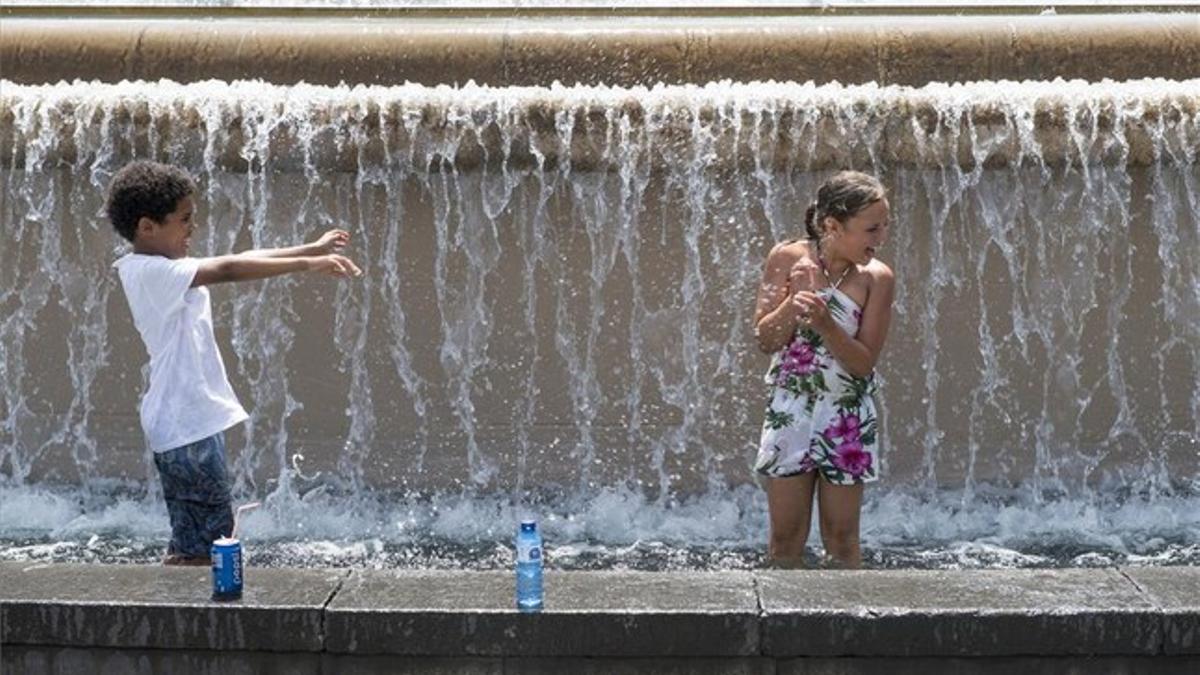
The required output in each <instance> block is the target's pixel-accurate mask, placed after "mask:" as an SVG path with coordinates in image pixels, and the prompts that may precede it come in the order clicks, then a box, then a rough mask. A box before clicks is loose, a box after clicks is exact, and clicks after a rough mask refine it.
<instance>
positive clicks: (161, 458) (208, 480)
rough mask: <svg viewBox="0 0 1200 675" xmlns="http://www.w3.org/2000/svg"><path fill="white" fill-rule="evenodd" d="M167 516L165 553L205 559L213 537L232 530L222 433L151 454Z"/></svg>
mask: <svg viewBox="0 0 1200 675" xmlns="http://www.w3.org/2000/svg"><path fill="white" fill-rule="evenodd" d="M154 465H155V466H157V467H158V475H159V476H161V477H162V484H163V497H164V498H166V501H167V515H169V516H170V518H171V544H170V546H169V547H168V548H167V554H168V555H172V554H174V555H180V556H189V557H206V556H208V555H209V553H210V552H211V549H212V543H213V540H214V539H218V538H220V537H222V536H228V535H229V534H231V533H232V531H233V509H232V508H231V506H230V504H231V503H232V497H231V496H230V494H229V473H228V471H227V470H226V468H225V434H223V433H218V434H215V435H213V436H209V437H208V438H205V439H203V440H199V441H196V442H195V443H190V444H188V445H184V446H181V447H178V448H172V449H171V450H167V451H165V452H156V453H154Z"/></svg>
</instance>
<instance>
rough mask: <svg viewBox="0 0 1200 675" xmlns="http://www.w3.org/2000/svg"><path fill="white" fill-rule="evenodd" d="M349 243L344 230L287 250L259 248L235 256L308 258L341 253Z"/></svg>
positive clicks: (333, 231) (332, 231) (334, 231)
mask: <svg viewBox="0 0 1200 675" xmlns="http://www.w3.org/2000/svg"><path fill="white" fill-rule="evenodd" d="M349 243H350V233H349V232H347V231H345V230H329V231H328V232H326V233H325V234H322V235H321V236H320V238H319V239H317V240H316V241H312V242H309V243H307V244H301V245H299V246H289V247H287V248H260V249H255V250H253V251H242V252H241V253H238V254H237V255H243V256H249V257H253V258H308V257H311V256H318V255H329V254H330V253H341V252H342V249H344V248H346V246H347V245H348V244H349Z"/></svg>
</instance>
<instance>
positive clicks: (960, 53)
mask: <svg viewBox="0 0 1200 675" xmlns="http://www.w3.org/2000/svg"><path fill="white" fill-rule="evenodd" d="M1017 11H1018V12H1019V11H1025V12H1026V13H1027V14H1026V15H1020V14H1013V15H986V14H985V15H979V14H975V15H966V16H951V15H940V16H932V17H931V16H920V15H917V16H913V15H907V16H906V15H899V16H897V15H882V16H875V15H857V16H830V15H819V14H817V15H814V14H808V13H795V14H791V15H789V14H786V13H768V12H757V13H756V12H750V11H741V12H739V11H737V10H728V11H726V12H724V13H718V14H715V15H714V13H705V14H704V15H700V16H690V17H682V16H679V15H678V14H677V13H665V14H666V15H662V16H653V15H650V16H647V13H638V12H629V13H623V12H620V11H618V12H603V13H592V14H587V15H583V16H579V15H572V14H570V13H553V12H544V13H539V12H536V11H530V12H525V13H521V12H517V13H514V14H509V15H506V16H496V15H491V16H488V15H486V14H471V13H455V12H452V11H446V12H424V13H421V12H409V13H403V12H393V13H381V12H363V13H362V15H361V16H352V14H353V12H348V13H342V14H336V13H327V12H326V13H322V12H307V13H305V12H298V13H295V14H293V15H291V16H280V15H278V14H272V13H271V12H269V11H261V10H260V14H262V15H263V16H259V17H256V16H254V14H255V13H254V12H253V11H249V12H247V11H226V12H218V13H217V14H216V16H217V18H216V19H215V20H214V19H212V18H209V17H208V16H203V17H198V16H196V15H195V14H191V13H187V12H180V11H178V10H176V11H174V12H169V11H168V12H137V11H135V10H128V9H126V10H123V11H108V12H105V11H102V10H99V11H98V10H96V9H94V8H93V9H91V10H87V9H75V10H71V11H70V13H69V14H66V13H64V14H65V16H63V15H62V14H59V15H55V13H53V12H49V13H47V12H33V11H30V10H24V11H22V10H21V9H10V10H8V11H7V12H6V14H7V16H5V21H4V24H5V25H4V31H3V40H2V42H0V62H3V63H4V64H5V66H4V70H5V74H4V77H6V78H8V79H12V80H14V81H18V82H27V83H36V82H54V81H57V80H60V79H65V80H72V79H76V78H78V79H83V80H93V79H94V80H100V81H104V82H116V81H119V80H122V79H130V80H134V79H144V80H155V79H159V78H163V77H165V78H170V79H174V80H177V81H184V82H186V81H191V80H195V79H197V78H213V79H218V80H238V79H254V78H261V79H264V80H266V81H268V82H276V83H282V84H290V83H294V82H297V81H299V80H303V81H305V82H310V83H314V84H330V85H333V84H338V83H339V82H347V83H367V84H402V83H404V82H408V81H411V82H419V83H422V84H441V83H450V84H453V83H460V84H463V83H466V82H467V81H468V80H474V81H475V82H476V83H478V84H487V85H492V86H544V85H547V84H549V83H551V82H554V81H561V82H564V83H567V84H572V83H575V82H581V83H584V84H607V85H613V86H631V85H638V84H641V85H652V84H655V83H657V82H664V83H667V84H676V83H685V82H696V83H703V82H709V81H714V80H725V79H729V80H734V81H751V80H779V81H789V80H792V81H797V82H804V81H806V80H813V81H815V82H818V83H820V82H831V81H835V80H836V81H838V82H842V83H861V82H879V83H881V84H906V85H914V86H917V85H922V84H925V83H928V82H964V81H974V80H1003V79H1007V80H1025V79H1037V80H1041V79H1047V80H1049V79H1054V78H1056V77H1062V78H1065V79H1074V78H1081V79H1087V80H1101V79H1104V78H1109V79H1114V80H1124V79H1134V78H1142V77H1163V78H1167V79H1186V78H1190V77H1195V75H1196V73H1197V72H1200V45H1198V40H1197V38H1196V35H1197V33H1198V32H1200V23H1198V22H1200V15H1198V14H1196V13H1195V12H1194V11H1193V12H1186V11H1184V12H1173V13H1161V14H1149V13H1146V14H1138V13H1122V14H1106V15H1089V14H1065V13H1064V14H1062V15H1048V16H1040V15H1036V12H1035V11H1034V10H1032V9H1026V10H1017ZM346 14H351V16H347V15H346Z"/></svg>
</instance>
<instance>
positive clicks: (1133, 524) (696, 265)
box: [0, 80, 1200, 567]
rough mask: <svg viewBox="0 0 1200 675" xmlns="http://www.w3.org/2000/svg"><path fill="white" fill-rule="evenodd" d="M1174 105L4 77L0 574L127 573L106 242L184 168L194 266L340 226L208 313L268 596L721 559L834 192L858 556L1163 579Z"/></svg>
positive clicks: (121, 315)
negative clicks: (540, 564) (849, 332)
mask: <svg viewBox="0 0 1200 675" xmlns="http://www.w3.org/2000/svg"><path fill="white" fill-rule="evenodd" d="M1198 107H1200V81H1198V80H1189V81H1184V82H1167V81H1161V80H1145V81H1135V82H1119V83H1118V82H1103V83H1083V82H1052V83H1039V82H1024V83H1013V82H990V83H988V82H985V83H974V84H967V85H944V84H931V85H928V86H926V87H921V88H908V87H877V86H873V85H864V86H855V87H843V86H839V85H836V84H835V85H823V86H815V85H812V84H790V83H785V84H780V83H749V84H730V83H718V84H711V85H707V86H703V87H696V86H658V87H654V88H650V89H643V88H636V89H620V88H604V87H582V86H578V87H561V86H554V87H548V88H533V87H530V88H518V87H514V88H488V87H476V86H466V87H461V88H452V87H423V86H418V85H405V86H401V87H353V88H351V87H314V86H307V85H297V86H292V87H284V86H274V85H266V84H263V83H261V82H233V83H225V82H201V83H194V84H186V85H181V84H176V83H172V82H166V81H164V82H158V83H145V82H132V83H128V82H127V83H122V84H118V85H101V84H95V83H85V82H76V83H71V84H57V85H45V86H25V85H16V84H13V83H10V82H0V194H2V195H3V202H2V203H0V219H2V220H3V224H4V227H3V228H0V345H3V351H2V353H0V472H2V473H3V475H4V483H3V485H2V486H0V493H2V496H3V503H4V505H5V507H4V509H3V510H2V511H3V514H2V515H0V541H2V542H3V543H4V545H5V549H4V552H3V555H4V556H6V557H10V558H12V557H16V558H23V557H44V556H49V557H72V556H74V557H76V558H77V559H130V560H142V559H147V558H148V557H153V556H154V555H157V554H156V553H153V551H156V550H158V548H159V547H161V541H162V539H163V537H164V536H165V528H166V518H165V513H164V510H163V508H162V507H161V506H160V505H158V503H157V493H156V492H155V490H156V488H155V483H154V482H153V480H151V481H150V482H149V483H147V482H146V479H147V478H148V477H151V476H152V473H151V472H152V469H151V468H150V467H151V463H150V462H149V461H148V458H147V457H146V456H145V453H144V451H143V450H142V446H141V441H140V438H139V437H138V433H137V432H138V428H137V423H136V417H135V414H134V411H135V410H136V403H137V396H138V394H139V392H140V390H141V387H142V382H143V380H144V377H145V374H144V369H143V362H144V352H143V351H142V350H141V347H140V345H139V344H138V342H137V337H136V334H135V333H134V332H133V329H132V325H131V321H130V319H129V316H128V311H127V310H126V309H125V307H124V305H123V297H122V296H121V293H120V291H119V290H117V284H115V283H114V278H113V275H111V273H110V272H109V271H108V265H109V264H110V263H111V260H112V259H113V258H114V257H115V255H116V253H114V244H115V242H116V241H117V238H116V237H115V235H114V234H113V233H112V232H111V231H110V228H108V226H107V225H106V224H105V223H104V222H103V217H102V214H101V206H102V201H103V191H104V188H105V187H106V184H107V181H108V179H109V178H110V177H111V175H112V173H113V172H114V171H115V170H116V169H117V168H119V166H120V165H121V164H123V163H124V162H126V161H128V160H129V159H132V158H135V157H148V158H156V159H159V160H162V161H170V162H173V163H177V164H180V165H183V166H185V167H186V168H188V169H189V170H190V171H191V172H192V173H193V174H194V175H195V176H196V177H197V180H198V184H199V186H200V194H199V195H198V197H199V200H198V201H199V202H200V205H201V208H200V211H201V216H202V219H203V225H202V229H201V230H200V231H199V232H198V233H197V237H196V241H194V246H195V247H196V248H198V249H199V250H200V251H201V252H205V253H221V252H226V251H230V250H235V249H241V248H248V247H256V248H257V247H268V246H276V245H285V244H293V243H296V242H297V241H299V240H303V239H306V238H311V237H312V236H313V235H314V234H315V233H316V232H319V231H320V230H321V229H323V228H327V227H331V226H334V225H344V226H347V227H348V228H349V229H351V230H352V232H353V236H354V249H353V251H352V254H353V255H354V257H355V258H356V259H357V260H358V261H359V262H360V263H361V264H362V266H363V267H364V269H367V270H368V275H367V276H366V277H364V278H363V279H362V280H361V281H360V282H356V283H354V284H340V285H339V284H329V283H324V282H319V281H316V280H310V279H306V278H284V279H277V280H272V281H270V282H267V283H262V284H254V285H240V286H239V288H237V289H218V290H216V291H215V292H214V302H215V307H214V310H215V320H216V323H217V326H218V338H219V340H220V341H221V342H222V345H223V347H226V348H228V347H230V346H231V347H232V349H227V352H226V363H227V366H228V367H229V370H230V375H231V378H232V379H233V381H234V387H235V389H236V390H237V391H238V392H239V394H240V396H241V397H242V399H243V401H244V402H245V403H246V404H247V407H248V408H249V409H251V410H252V420H251V422H249V423H248V424H247V425H246V427H245V428H244V429H241V430H237V431H235V432H234V433H233V435H232V437H231V441H232V442H231V443H230V450H231V459H232V470H233V472H234V476H235V479H236V487H235V493H236V495H237V496H238V498H239V499H241V498H243V497H245V498H248V499H253V498H263V497H266V505H265V507H264V509H263V510H262V511H260V512H255V513H253V514H251V515H249V516H248V519H247V522H246V527H247V537H252V538H254V539H255V540H256V541H257V540H261V541H263V542H266V543H269V546H267V545H264V546H263V547H262V549H260V550H259V551H258V552H256V553H255V555H257V556H259V557H258V558H257V560H258V562H259V563H261V564H290V563H297V564H309V563H315V562H326V563H332V564H403V565H414V566H419V565H431V566H456V565H467V566H492V565H498V564H501V563H502V562H503V561H504V560H505V559H506V558H505V557H504V556H506V555H508V554H507V553H506V551H507V548H506V546H507V541H508V539H509V536H510V534H511V533H510V531H509V530H510V529H511V525H512V524H513V523H515V522H516V520H517V519H518V518H519V516H520V515H521V513H524V512H526V511H533V512H537V513H540V514H542V519H543V521H544V522H546V526H547V537H548V542H549V550H550V551H551V552H552V553H556V555H557V558H556V560H558V561H559V563H560V564H562V565H565V566H580V567H590V566H613V565H616V566H623V565H624V566H635V567H654V566H668V567H670V566H698V567H719V566H739V565H751V564H755V561H757V560H758V558H759V556H760V555H761V548H762V542H763V540H764V537H765V500H764V499H763V498H762V495H761V493H760V492H759V491H758V490H757V488H755V487H753V486H752V485H751V484H750V474H749V472H748V470H747V468H746V465H747V463H748V461H749V458H750V455H751V454H752V449H753V445H754V443H755V441H756V440H757V431H758V429H757V427H758V424H759V423H760V421H761V418H760V415H761V407H762V405H763V402H764V399H763V397H764V392H763V391H762V390H761V389H760V385H759V382H760V378H759V375H760V373H761V372H762V370H763V369H764V368H765V357H763V356H762V355H760V354H758V353H757V352H756V349H755V347H754V346H753V343H752V337H751V333H750V329H749V322H750V311H751V305H752V302H753V296H754V291H755V288H756V285H757V282H758V277H759V274H760V272H761V263H762V259H763V257H764V256H765V253H766V251H767V250H769V248H770V245H771V244H772V243H773V242H775V241H778V240H782V239H786V238H789V237H793V236H796V234H797V233H798V232H799V231H800V226H799V214H802V213H803V210H804V206H805V205H807V203H808V201H809V200H810V199H811V198H812V195H813V194H814V191H815V188H816V185H818V184H819V182H820V180H822V179H823V178H824V176H825V175H827V173H828V172H829V171H830V170H832V169H835V168H841V167H854V168H859V169H864V170H868V171H873V172H876V173H878V174H880V175H881V177H882V178H883V180H884V182H885V183H886V184H887V185H888V186H889V188H890V191H891V203H892V210H893V218H894V221H895V222H894V225H893V228H892V241H891V242H890V243H889V245H888V247H887V248H886V249H885V250H884V251H883V252H882V255H883V257H884V258H885V260H886V261H887V262H888V263H889V264H891V265H892V267H893V268H894V269H895V270H896V276H897V279H898V289H897V296H896V305H895V318H894V320H893V325H892V330H891V335H890V337H889V345H888V348H887V350H886V352H885V354H884V356H883V358H882V360H881V364H880V379H881V381H882V390H883V398H882V408H883V411H884V414H885V419H884V424H883V435H882V437H883V440H884V448H885V456H884V462H885V468H884V483H883V484H882V487H879V488H876V487H872V489H870V490H868V503H867V505H866V507H865V513H864V518H863V527H864V532H863V536H864V544H865V545H866V547H867V549H868V558H869V560H871V561H872V562H873V564H876V565H882V566H888V565H918V566H925V565H928V566H950V565H959V566H973V565H1060V564H1074V565H1090V564H1108V563H1115V562H1132V563H1141V562H1145V563H1154V562H1161V563H1172V562H1188V561H1191V562H1193V563H1194V562H1195V560H1196V556H1197V553H1196V546H1197V542H1196V539H1195V534H1194V533H1195V532H1196V527H1195V525H1196V523H1195V520H1194V519H1192V520H1190V521H1189V520H1188V516H1187V514H1190V513H1196V512H1197V511H1198V509H1197V508H1196V506H1197V501H1196V500H1197V496H1196V495H1197V492H1198V491H1200V441H1198V440H1197V439H1198V437H1200V433H1198V427H1197V424H1200V423H1198V422H1197V420H1200V385H1198V384H1197V382H1198V381H1200V319H1198V317H1200V273H1198V270H1197V263H1196V261H1195V256H1192V255H1189V252H1190V251H1194V250H1197V245H1200V164H1197V162H1196V148H1197V147H1200V117H1198V110H1197V109H1198ZM137 372H141V373H142V375H141V376H140V377H139V376H136V375H135V373H137ZM297 453H301V454H303V455H304V456H305V457H306V458H308V459H307V460H306V461H305V463H304V469H305V471H304V474H308V475H304V474H300V473H299V472H298V471H296V470H295V469H293V468H289V466H290V464H291V461H290V458H291V457H292V456H293V455H294V454H297ZM318 476H319V478H318ZM113 479H120V480H118V481H117V482H116V483H112V482H110V481H111V480H113ZM122 481H123V482H122ZM71 485H78V486H81V487H70V486H71ZM314 485H315V486H314ZM1047 523H1049V524H1047ZM93 537H98V539H93ZM814 541H815V540H814ZM556 542H557V544H556ZM556 545H557V547H558V548H557V549H556V548H555V547H556ZM268 549H269V550H268Z"/></svg>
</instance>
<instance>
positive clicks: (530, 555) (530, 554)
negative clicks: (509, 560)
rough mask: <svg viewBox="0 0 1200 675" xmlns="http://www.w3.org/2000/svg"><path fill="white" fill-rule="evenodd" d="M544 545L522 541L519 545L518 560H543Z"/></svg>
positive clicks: (524, 561) (525, 561) (520, 561)
mask: <svg viewBox="0 0 1200 675" xmlns="http://www.w3.org/2000/svg"><path fill="white" fill-rule="evenodd" d="M541 560H542V547H541V546H540V545H538V544H532V545H530V544H526V543H521V544H518V545H517V562H519V563H527V562H541Z"/></svg>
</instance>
